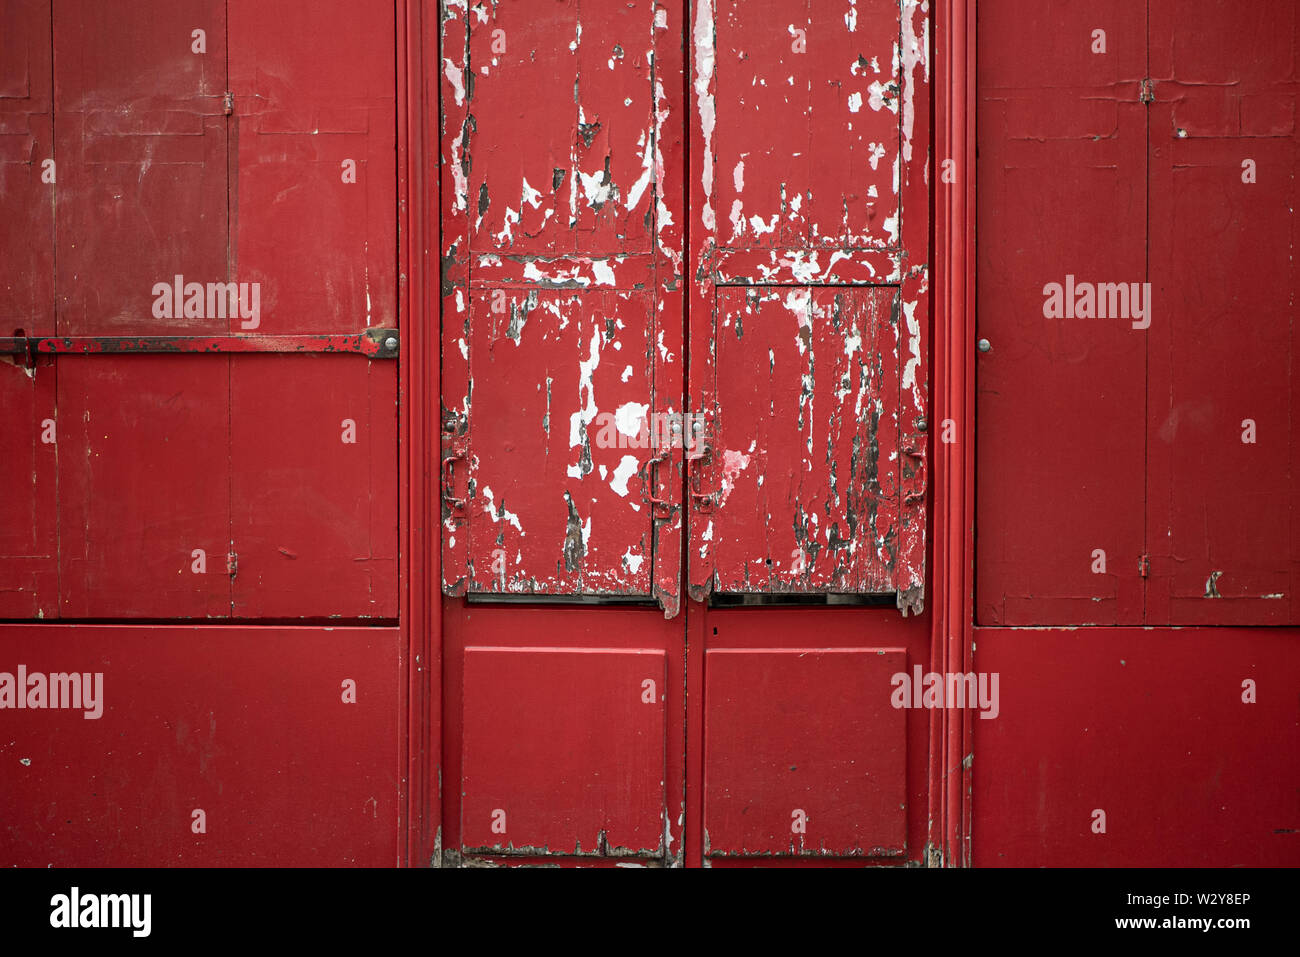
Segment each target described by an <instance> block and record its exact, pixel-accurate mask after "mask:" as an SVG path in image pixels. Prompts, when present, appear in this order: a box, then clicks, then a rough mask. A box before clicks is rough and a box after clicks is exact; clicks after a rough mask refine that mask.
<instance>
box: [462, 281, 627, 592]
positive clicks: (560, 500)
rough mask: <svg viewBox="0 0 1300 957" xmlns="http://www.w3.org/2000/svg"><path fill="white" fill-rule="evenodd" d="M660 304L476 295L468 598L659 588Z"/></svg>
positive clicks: (588, 296)
mask: <svg viewBox="0 0 1300 957" xmlns="http://www.w3.org/2000/svg"><path fill="white" fill-rule="evenodd" d="M651 301H652V300H651V297H650V295H649V294H648V293H645V292H635V291H627V292H585V293H584V292H570V291H567V290H530V291H528V292H527V293H524V292H523V291H522V290H513V291H511V292H510V293H507V292H506V291H505V290H500V289H498V290H493V291H491V292H489V291H486V290H484V291H481V292H478V291H476V292H475V293H474V295H473V298H472V300H471V307H470V323H469V324H470V340H469V346H468V349H469V352H470V369H471V375H472V381H473V382H474V399H473V411H472V413H471V414H472V418H473V426H472V428H471V431H470V435H469V454H468V459H467V467H466V473H467V476H468V477H467V480H466V482H467V489H468V504H467V524H468V526H469V528H468V534H469V545H468V548H469V566H470V568H471V569H472V576H473V577H472V579H471V581H470V585H469V588H470V590H471V591H476V592H503V593H504V592H513V593H524V594H578V593H581V594H624V595H649V594H650V568H651V564H650V561H649V557H650V547H651V534H652V528H651V514H650V508H649V502H648V496H647V495H646V491H645V481H646V473H647V470H648V461H649V458H650V456H651V455H652V454H653V451H652V450H651V449H650V448H649V447H648V425H649V411H650V405H649V403H647V402H646V401H645V400H646V399H647V397H648V396H649V395H650V394H651V388H650V384H651V375H652V370H651V362H650V352H651V342H650V338H649V329H650V308H651ZM494 302H495V303H497V304H498V305H499V306H500V308H494V306H493V303H494ZM530 386H531V387H530Z"/></svg>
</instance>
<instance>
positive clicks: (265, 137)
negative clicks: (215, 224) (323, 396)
mask: <svg viewBox="0 0 1300 957" xmlns="http://www.w3.org/2000/svg"><path fill="white" fill-rule="evenodd" d="M394 9H395V8H394V6H393V5H392V4H381V5H379V6H374V5H361V4H356V3H351V2H348V0H318V2H313V3H309V4H302V3H300V4H293V5H291V6H289V7H288V8H286V6H285V5H283V4H273V3H262V2H256V0H232V2H230V3H229V14H228V15H229V20H230V37H231V41H230V83H231V89H232V91H233V92H234V114H233V116H232V122H233V123H234V124H235V128H236V133H235V135H236V137H237V143H238V154H237V155H238V162H237V163H236V164H234V166H233V184H234V186H233V188H234V189H235V193H236V195H235V197H234V200H233V202H232V209H233V212H234V216H235V220H234V223H235V225H234V229H233V235H232V244H233V247H234V249H235V263H234V266H235V275H236V277H237V278H238V279H239V280H240V281H246V282H258V283H260V288H261V309H262V322H261V325H260V326H259V327H258V328H260V329H261V331H263V332H265V333H267V334H273V335H280V334H287V333H293V332H356V331H357V330H360V329H365V328H366V327H368V326H379V327H392V326H395V325H396V323H397V319H396V314H397V301H396V289H397V269H396V255H397V240H396V236H397V221H396V217H397V200H396V151H395V142H396V115H395V99H394V89H393V75H394V70H395V65H394V59H393V58H394V45H393V31H394V20H393V17H394ZM305 266H306V268H304V267H305ZM240 325H241V324H240V323H239V322H232V323H231V328H232V331H238V330H239V328H240Z"/></svg>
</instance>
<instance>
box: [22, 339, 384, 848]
mask: <svg viewBox="0 0 1300 957" xmlns="http://www.w3.org/2000/svg"><path fill="white" fill-rule="evenodd" d="M70 364H71V363H69V365H70ZM193 365H194V363H193V362H191V367H192V366H193ZM0 646H3V647H4V649H5V654H4V660H3V663H0V671H3V672H5V673H7V674H9V675H12V676H14V677H15V678H16V677H17V669H18V666H19V665H23V666H25V668H26V671H27V675H28V677H29V678H30V677H31V676H32V675H34V674H37V673H39V674H41V675H44V676H48V675H50V674H58V673H63V674H72V673H76V674H81V675H84V674H90V675H91V676H92V678H91V680H90V682H88V686H89V687H91V688H94V687H95V679H94V677H93V676H94V675H95V674H97V673H98V674H101V675H102V676H103V677H102V679H100V680H99V683H98V689H99V694H98V695H96V698H97V700H98V702H99V704H100V709H99V710H100V711H101V714H100V716H99V717H98V718H94V719H90V720H88V719H87V718H86V717H85V714H86V709H85V706H84V705H85V702H84V701H83V702H82V704H83V707H82V708H80V709H76V708H71V709H64V708H60V709H52V708H48V707H47V708H44V709H30V708H28V709H24V710H16V709H15V710H9V709H8V708H6V710H5V711H4V712H3V714H4V722H5V733H4V735H3V739H0V765H2V766H3V767H4V768H5V771H4V779H5V785H4V787H3V788H0V822H3V823H0V861H2V862H3V863H4V864H5V865H6V866H20V867H50V866H55V867H63V866H77V867H108V866H113V867H122V866H128V867H130V866H145V865H149V866H158V865H160V864H170V865H181V866H204V867H213V866H245V867H246V866H263V865H276V866H281V867H284V866H303V867H306V866H317V867H319V866H358V865H360V866H371V867H391V866H393V865H394V864H395V863H396V862H397V860H398V855H399V848H400V847H401V845H402V842H403V841H404V840H405V835H404V834H403V832H402V830H401V828H400V827H399V823H400V821H401V819H402V818H401V808H400V804H399V787H400V782H401V777H402V772H401V770H400V760H401V759H400V748H399V741H400V738H399V731H400V728H401V720H400V718H401V710H400V708H399V700H400V699H399V694H398V676H399V674H400V673H401V671H400V668H401V662H400V652H401V647H402V641H401V638H400V635H399V633H398V631H397V629H395V628H382V629H380V628H367V629H361V628H275V627H268V626H258V627H257V628H230V627H213V626H201V627H193V626H177V625H170V626H167V627H161V628H160V627H153V626H148V625H143V626H142V625H129V626H107V627H106V626H79V625H73V626H58V625H56V626H51V625H40V626H31V625H5V626H0ZM0 680H3V679H0ZM344 682H352V683H353V688H354V690H355V694H354V695H353V697H354V699H355V703H347V702H345V700H344V697H345V695H346V694H348V689H347V688H345V687H344ZM49 701H50V699H49V698H48V696H47V698H46V703H47V704H48V703H49ZM196 810H199V811H202V812H203V818H202V821H203V825H204V830H203V831H202V832H198V831H196V830H195V828H196V826H197V824H198V818H196V816H195V814H194V812H195V811H196Z"/></svg>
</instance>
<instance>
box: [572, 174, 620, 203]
mask: <svg viewBox="0 0 1300 957" xmlns="http://www.w3.org/2000/svg"><path fill="white" fill-rule="evenodd" d="M578 176H579V177H580V178H581V180H582V192H583V193H584V194H585V195H586V197H587V205H588V206H596V205H597V204H601V205H603V204H604V203H608V202H609V197H610V193H611V192H612V191H613V189H614V183H613V181H610V182H608V183H606V182H604V179H605V170H604V169H599V170H597V171H596V172H594V173H591V174H587V173H584V172H583V171H582V170H578Z"/></svg>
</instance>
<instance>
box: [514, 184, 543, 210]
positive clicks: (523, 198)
mask: <svg viewBox="0 0 1300 957" xmlns="http://www.w3.org/2000/svg"><path fill="white" fill-rule="evenodd" d="M524 203H527V204H528V205H529V206H531V207H533V209H539V208H540V207H541V205H542V194H541V192H540V191H539V190H535V189H533V188H532V187H531V186H529V185H528V178H527V177H525V178H524V188H523V192H522V193H521V195H520V197H519V208H520V209H523V204H524Z"/></svg>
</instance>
